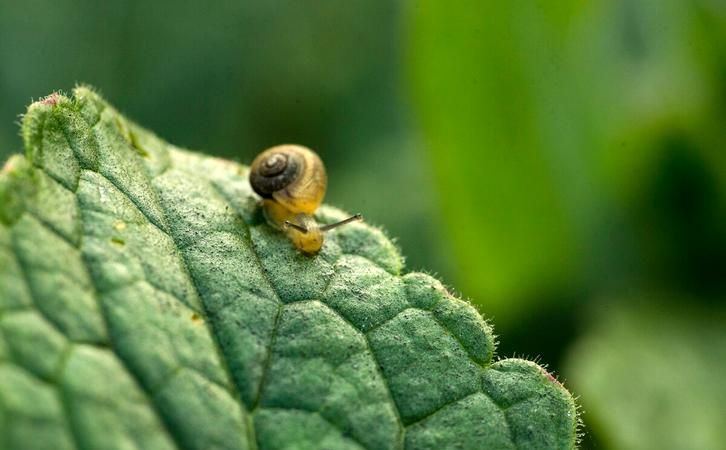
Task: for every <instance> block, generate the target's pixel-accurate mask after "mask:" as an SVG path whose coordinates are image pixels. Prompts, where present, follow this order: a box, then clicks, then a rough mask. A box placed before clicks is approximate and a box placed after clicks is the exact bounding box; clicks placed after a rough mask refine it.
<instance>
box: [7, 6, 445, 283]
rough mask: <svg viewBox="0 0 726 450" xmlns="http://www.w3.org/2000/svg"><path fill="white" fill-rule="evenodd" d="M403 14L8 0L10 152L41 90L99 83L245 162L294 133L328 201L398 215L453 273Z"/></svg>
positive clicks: (170, 126) (423, 248) (430, 255)
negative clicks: (403, 81)
mask: <svg viewBox="0 0 726 450" xmlns="http://www.w3.org/2000/svg"><path fill="white" fill-rule="evenodd" d="M401 14H402V11H401V6H400V5H399V4H398V3H397V2H390V1H386V0H373V1H369V0H354V1H351V2H344V3H342V2H336V1H332V0H325V1H322V2H316V3H315V5H314V6H313V5H310V4H304V3H299V2H294V1H290V0H281V1H274V2H238V1H232V0H223V1H219V2H214V3H213V4H210V3H209V2H203V1H191V2H184V3H183V4H181V3H179V2H172V1H170V0H161V1H154V2H145V1H140V0H120V1H115V2H97V1H92V0H53V1H51V0H33V1H29V2H15V1H10V0H0V59H1V60H2V66H0V67H1V68H0V143H2V144H3V145H2V146H0V159H2V160H4V159H5V158H6V157H7V156H8V155H9V154H11V153H14V152H17V151H18V150H19V148H20V139H19V137H17V133H18V132H17V129H18V128H17V114H18V112H20V111H24V109H25V106H26V105H27V104H29V103H30V101H31V99H32V98H38V97H39V96H42V95H45V94H48V93H50V92H52V91H53V90H56V89H66V90H69V89H70V88H72V87H73V86H74V84H75V83H78V82H82V83H88V84H90V85H93V86H95V87H97V88H98V89H99V90H100V91H101V92H102V93H103V94H104V96H106V97H107V98H109V100H110V101H112V102H113V103H114V104H116V105H117V106H118V107H119V108H120V109H121V110H122V111H124V112H125V113H126V114H128V115H129V116H130V117H133V118H134V119H135V120H137V121H138V122H141V123H144V124H146V125H147V126H148V127H149V128H151V129H154V130H156V131H157V132H158V133H159V134H160V135H162V136H164V137H165V138H167V139H169V140H170V141H172V142H174V143H175V144H178V145H181V146H186V147H188V148H193V149H201V150H204V151H206V152H210V153H213V154H217V155H220V156H225V157H231V158H235V159H238V160H240V161H242V162H250V161H251V160H252V158H253V157H254V156H255V155H256V154H257V153H258V152H260V151H261V150H263V149H264V148H266V147H268V146H271V145H275V144H279V143H284V142H297V143H301V144H305V145H307V146H310V147H312V148H314V149H316V150H317V151H318V152H319V153H320V154H321V155H322V157H323V159H324V160H325V162H326V165H327V166H328V172H329V177H330V180H329V181H330V183H329V186H330V189H329V195H328V199H327V201H328V202H330V203H333V204H336V205H337V206H341V207H345V208H347V209H349V210H351V211H354V212H361V213H363V214H364V215H365V217H366V219H367V220H368V221H369V222H372V223H375V224H379V225H383V226H385V227H386V228H387V229H388V231H389V232H390V233H391V235H392V236H397V237H398V238H399V243H400V245H401V247H402V248H403V253H404V254H406V255H407V258H408V263H409V267H411V268H412V269H413V268H421V269H423V268H426V269H427V270H431V271H435V272H441V273H442V274H444V275H445V274H447V273H450V272H449V270H448V263H447V253H445V252H444V251H442V249H443V248H445V246H444V245H443V244H442V245H439V243H440V242H441V239H440V233H439V231H438V230H439V223H438V220H439V219H438V218H439V216H440V215H439V214H438V212H437V205H436V203H435V198H436V193H435V191H434V190H433V188H432V187H431V178H432V175H431V174H430V173H429V172H428V165H427V164H426V161H424V160H423V159H422V156H423V154H422V153H421V152H420V151H418V149H419V145H418V143H417V137H416V135H415V134H414V133H413V132H412V131H411V127H410V125H409V122H410V118H409V112H408V109H407V107H406V104H405V99H404V97H403V92H402V90H401V89H400V78H401V76H400V71H401V70H402V68H401V64H402V58H401V52H402V50H403V49H402V47H401V40H400V35H401V29H400V23H401ZM371 24H375V27H373V28H372V27H371ZM374 28H375V32H373V29H374ZM383 200H385V201H383Z"/></svg>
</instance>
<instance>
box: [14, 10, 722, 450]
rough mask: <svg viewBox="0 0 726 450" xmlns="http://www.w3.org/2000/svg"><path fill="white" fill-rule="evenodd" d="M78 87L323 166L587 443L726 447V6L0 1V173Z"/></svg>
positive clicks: (241, 150)
mask: <svg viewBox="0 0 726 450" xmlns="http://www.w3.org/2000/svg"><path fill="white" fill-rule="evenodd" d="M76 83H87V84H90V85H92V86H94V87H96V88H97V89H98V90H99V91H100V92H101V93H102V94H103V95H104V96H105V97H106V98H108V99H109V101H111V102H112V103H113V104H115V105H116V106H117V107H118V109H120V110H121V111H122V112H124V113H125V114H127V115H128V116H130V117H131V118H133V119H134V120H136V121H137V122H139V123H140V124H142V125H144V126H145V127H148V128H150V129H152V130H154V131H155V132H157V133H158V134H159V135H161V136H162V137H164V138H166V139H167V140H169V141H171V142H173V143H175V144H177V145H180V146H183V147H188V148H191V149H196V150H200V151H204V152H206V153H209V154H214V155H220V156H224V157H228V158H232V159H235V160H238V161H240V162H245V163H246V162H249V161H251V159H252V158H253V157H254V155H255V154H256V153H258V152H259V151H261V150H262V149H264V148H266V147H268V146H271V145H274V144H278V143H283V142H297V143H302V144H305V145H308V146H310V147H312V148H314V149H316V150H317V151H318V152H319V153H320V154H321V155H322V157H323V158H324V160H325V162H326V165H327V166H328V171H329V194H328V197H327V199H328V202H329V203H331V204H334V205H336V206H339V207H342V208H344V209H347V210H350V211H353V212H361V213H363V214H364V216H365V217H366V219H367V220H368V221H369V222H372V223H374V224H377V225H379V226H382V227H383V228H384V229H386V230H387V231H388V232H389V234H390V235H391V236H393V237H395V238H396V239H397V242H398V244H399V246H400V247H401V249H402V251H403V253H404V254H405V255H406V257H407V267H408V269H409V270H424V271H427V272H430V273H434V274H437V275H438V276H439V277H441V278H442V279H443V280H444V282H445V283H446V284H447V285H449V286H451V288H452V290H454V291H456V292H458V293H459V294H460V295H461V296H463V297H465V298H468V299H470V300H471V301H472V302H473V303H475V304H476V305H477V306H478V308H479V309H480V311H482V313H483V314H484V315H485V316H487V317H490V318H493V320H494V322H495V325H496V330H497V333H498V334H499V336H500V338H501V344H500V348H499V354H500V355H501V356H512V355H514V354H516V355H517V356H527V357H530V358H536V357H537V358H540V360H541V362H543V363H547V364H549V367H550V369H552V370H554V371H556V372H557V374H558V375H559V377H560V378H561V379H563V380H564V381H565V382H566V385H567V386H568V387H569V388H570V389H571V390H573V391H574V392H575V393H576V394H578V395H579V396H580V403H581V405H582V408H583V411H584V415H583V420H584V422H585V423H586V425H587V426H586V429H585V435H584V437H583V444H582V445H583V447H584V448H603V449H679V450H682V449H718V448H726V444H725V443H726V410H724V405H726V303H725V299H726V2H724V1H723V0H691V1H688V0H591V1H586V2H583V1H579V0H561V1H554V2H495V1H489V0H483V1H473V0H470V1H461V2H454V3H451V2H436V1H433V0H424V1H419V2H403V1H401V2H396V1H387V0H349V1H345V2H341V1H334V0H321V1H317V2H299V1H292V0H276V1H264V2H262V1H260V2H241V1H233V0H220V1H215V2H205V1H200V0H189V1H183V2H178V1H170V0H158V1H142V0H116V1H113V2H100V1H96V0H25V1H14V0H0V160H4V159H5V158H6V157H7V156H8V155H10V154H12V153H15V152H19V151H21V141H20V138H19V135H18V126H17V122H18V115H19V114H20V113H22V112H23V111H24V109H25V107H26V106H27V105H28V104H29V103H30V102H31V100H33V99H37V98H39V97H42V96H44V95H46V94H48V93H50V92H52V91H54V90H59V89H60V90H69V89H70V88H72V87H73V86H74V85H75V84H76Z"/></svg>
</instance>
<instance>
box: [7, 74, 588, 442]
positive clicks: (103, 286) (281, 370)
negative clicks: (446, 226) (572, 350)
mask: <svg viewBox="0 0 726 450" xmlns="http://www.w3.org/2000/svg"><path fill="white" fill-rule="evenodd" d="M22 128H23V139H24V143H25V147H26V154H25V156H24V157H22V156H15V157H13V158H11V159H10V160H9V161H8V162H7V163H6V165H5V167H4V169H3V172H2V175H0V448H2V449H11V450H15V449H23V450H32V449H48V448H53V449H57V450H66V449H160V450H164V449H176V448H178V449H188V450H194V449H220V450H221V449H230V450H231V449H259V450H263V449H264V450H268V449H269V450H273V449H291V450H292V449H331V450H332V449H350V450H353V449H355V450H362V449H368V450H379V449H381V450H384V449H446V448H457V449H484V448H491V449H515V448H517V449H550V448H551V449H569V448H573V447H574V446H575V441H576V423H577V415H576V412H575V406H574V402H573V400H572V397H571V396H570V394H569V393H568V392H567V390H565V388H564V387H563V386H562V385H561V384H560V383H559V382H557V381H556V380H555V379H554V378H552V376H551V375H549V374H548V373H547V372H546V371H545V370H544V369H542V368H541V367H539V366H538V365H537V364H535V363H533V362H530V361H526V360H522V359H504V360H500V361H497V362H493V353H494V347H495V343H494V337H493V335H492V331H491V327H490V325H489V324H488V323H487V322H486V321H485V320H483V319H482V317H481V316H480V315H479V313H478V312H477V311H476V310H475V309H474V308H473V307H472V306H471V305H469V304H468V303H466V302H464V301H462V300H459V299H457V298H454V297H453V296H452V295H450V294H449V293H448V292H447V291H446V290H445V289H444V288H443V287H442V285H441V284H440V283H439V282H438V281H437V280H435V279H433V278H432V277H430V276H428V275H425V274H421V273H409V274H405V275H404V274H403V273H402V268H403V262H402V258H401V256H400V255H399V254H398V251H397V249H396V248H395V246H394V245H393V244H392V243H391V242H390V241H389V240H388V239H387V238H386V237H385V236H384V235H383V233H381V232H380V231H379V230H377V229H376V228H373V227H371V226H369V225H366V224H352V225H349V226H346V227H343V228H340V229H338V230H336V231H334V232H331V233H329V234H328V236H327V239H326V242H325V245H324V247H323V249H322V251H321V253H320V254H319V255H317V256H315V257H308V256H304V255H302V254H300V253H298V252H297V251H296V250H295V249H294V248H293V247H292V246H291V244H290V242H289V241H288V240H287V239H286V238H285V237H284V236H283V235H282V234H281V233H280V232H278V231H276V230H274V229H272V228H271V227H270V226H268V225H267V224H266V223H265V221H264V219H263V217H262V214H261V211H260V208H259V203H258V199H257V198H256V197H255V196H254V194H253V193H252V191H251V189H250V187H249V185H248V182H247V168H246V167H244V166H241V165H238V164H235V163H232V162H229V161H224V160H220V159H216V158H211V157H206V156H203V155H200V154H196V153H191V152H188V151H184V150H181V149H178V148H175V147H173V146H171V145H169V144H167V143H165V142H164V141H162V140H160V139H159V138H157V137H155V136H154V135H153V134H151V133H149V132H148V131H145V130H143V129H142V128H140V127H138V126H137V125H135V124H133V123H132V122H130V121H128V120H127V119H125V118H124V117H123V116H121V115H120V114H119V113H118V112H117V111H116V110H114V109H113V108H112V107H111V106H109V105H108V104H107V103H106V102H105V101H104V100H103V99H101V98H100V97H99V96H98V95H97V94H95V93H94V92H93V91H91V90H89V89H87V88H83V87H81V88H77V89H76V90H75V91H74V94H73V96H72V97H65V96H62V95H58V94H54V95H51V96H50V97H47V98H46V99H44V100H42V101H39V102H36V103H34V104H32V105H31V106H30V108H29V110H28V112H27V114H26V115H25V117H24V118H23V123H22ZM343 215H344V214H343V213H342V212H340V211H338V210H335V209H333V208H330V207H323V208H321V210H320V212H319V215H318V216H319V217H318V218H319V220H320V221H321V222H331V221H334V220H336V219H338V218H341V217H343Z"/></svg>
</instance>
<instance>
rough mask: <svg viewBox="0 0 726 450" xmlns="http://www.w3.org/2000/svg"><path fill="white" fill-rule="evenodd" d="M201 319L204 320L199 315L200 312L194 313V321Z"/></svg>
mask: <svg viewBox="0 0 726 450" xmlns="http://www.w3.org/2000/svg"><path fill="white" fill-rule="evenodd" d="M200 320H202V318H201V317H199V314H197V313H193V314H192V322H199V321H200Z"/></svg>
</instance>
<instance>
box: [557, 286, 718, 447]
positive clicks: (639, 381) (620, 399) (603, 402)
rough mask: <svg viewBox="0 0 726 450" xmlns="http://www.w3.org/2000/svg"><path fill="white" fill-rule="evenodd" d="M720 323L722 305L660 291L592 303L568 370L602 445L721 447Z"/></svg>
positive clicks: (591, 427) (568, 374)
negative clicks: (671, 296) (614, 301)
mask: <svg viewBox="0 0 726 450" xmlns="http://www.w3.org/2000/svg"><path fill="white" fill-rule="evenodd" d="M725 323H726V311H724V309H723V308H722V307H721V306H716V305H712V307H711V308H705V307H703V306H702V305H699V304H698V303H697V302H695V301H692V300H690V299H687V298H681V299H680V302H679V303H674V302H672V301H671V302H668V301H664V299H663V298H662V296H660V295H651V296H642V297H641V298H636V299H628V302H627V303H625V302H622V303H620V304H615V305H613V304H612V303H610V304H608V305H607V306H606V305H601V306H600V307H599V308H597V309H595V311H594V314H593V320H592V321H591V324H590V326H589V328H588V332H587V333H586V335H585V336H584V337H583V338H582V339H581V340H580V341H579V342H578V343H577V345H576V346H575V347H574V348H573V350H572V352H571V354H570V356H569V362H568V367H567V370H566V373H567V376H568V379H570V380H571V382H572V383H573V385H574V386H575V388H576V389H577V390H578V391H579V392H581V393H582V398H583V400H582V402H583V407H584V409H585V411H586V419H587V423H588V430H589V431H588V432H593V433H594V435H595V437H596V438H597V439H598V441H601V442H602V444H603V448H613V449H623V450H628V449H660V450H671V449H672V450H676V449H678V450H684V449H685V450H690V449H693V450H696V449H705V448H722V447H723V443H724V442H726V430H724V427H723V424H724V421H723V419H724V414H723V410H724V402H726V385H725V384H724V379H726V329H724V324H725ZM644 430H647V431H644Z"/></svg>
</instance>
